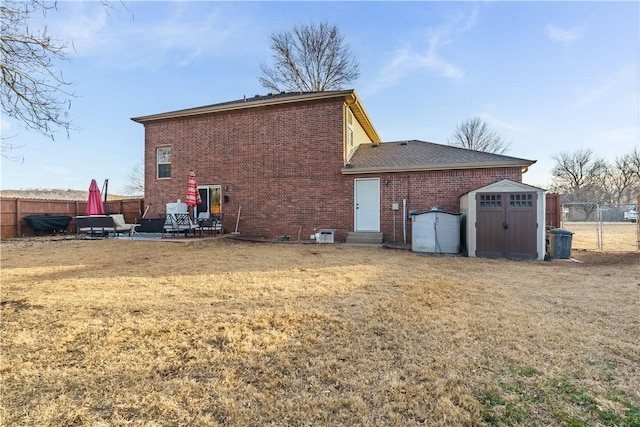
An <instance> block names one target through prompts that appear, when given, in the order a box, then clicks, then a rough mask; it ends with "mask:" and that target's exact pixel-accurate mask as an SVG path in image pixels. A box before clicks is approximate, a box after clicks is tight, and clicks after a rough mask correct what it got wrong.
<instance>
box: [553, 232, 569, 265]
mask: <svg viewBox="0 0 640 427" xmlns="http://www.w3.org/2000/svg"><path fill="white" fill-rule="evenodd" d="M572 238H573V233H572V232H571V231H569V230H563V229H562V228H554V229H553V230H550V231H549V247H550V249H551V256H552V257H553V258H558V259H569V258H571V240H572Z"/></svg>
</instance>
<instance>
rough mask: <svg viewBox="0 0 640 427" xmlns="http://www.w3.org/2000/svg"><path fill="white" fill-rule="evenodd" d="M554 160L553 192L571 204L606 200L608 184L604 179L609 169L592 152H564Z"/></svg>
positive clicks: (552, 172) (584, 150) (583, 150)
mask: <svg viewBox="0 0 640 427" xmlns="http://www.w3.org/2000/svg"><path fill="white" fill-rule="evenodd" d="M553 159H554V160H555V161H556V164H555V166H554V167H553V169H552V171H551V175H552V186H551V187H552V188H551V190H552V191H554V192H559V193H563V194H564V195H565V197H566V199H567V201H569V202H577V201H601V200H603V199H606V194H604V193H605V192H606V190H607V183H606V182H604V181H603V178H604V177H606V176H607V175H608V170H609V167H608V165H607V163H606V162H605V161H604V160H603V159H601V158H599V157H597V156H595V155H594V154H593V151H592V150H590V149H580V150H577V151H575V152H573V153H569V152H564V151H563V152H561V153H560V154H559V155H556V156H553Z"/></svg>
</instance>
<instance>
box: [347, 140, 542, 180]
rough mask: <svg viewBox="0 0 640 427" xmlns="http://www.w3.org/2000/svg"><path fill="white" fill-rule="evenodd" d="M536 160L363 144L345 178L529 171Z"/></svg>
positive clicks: (417, 144) (415, 145)
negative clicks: (431, 172) (503, 169)
mask: <svg viewBox="0 0 640 427" xmlns="http://www.w3.org/2000/svg"><path fill="white" fill-rule="evenodd" d="M535 162H536V161H535V160H527V159H520V158H517V157H510V156H504V155H501V154H494V153H486V152H483V151H475V150H468V149H465V148H458V147H452V146H450V145H442V144H436V143H433V142H426V141H418V140H412V141H394V142H383V143H381V144H361V145H360V146H359V147H358V149H357V150H356V152H355V153H354V154H353V156H352V157H351V160H350V161H349V163H348V164H347V165H346V166H345V167H344V168H343V169H342V173H343V174H360V173H380V172H409V171H429V170H447V169H487V168H497V167H521V168H524V169H526V168H528V167H529V166H531V165H532V164H534V163H535Z"/></svg>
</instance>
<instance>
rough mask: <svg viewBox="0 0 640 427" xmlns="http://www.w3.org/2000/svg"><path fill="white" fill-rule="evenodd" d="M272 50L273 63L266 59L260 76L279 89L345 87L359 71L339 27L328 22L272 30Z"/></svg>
mask: <svg viewBox="0 0 640 427" xmlns="http://www.w3.org/2000/svg"><path fill="white" fill-rule="evenodd" d="M271 51H272V57H273V65H272V66H267V65H266V64H264V63H263V64H262V66H261V68H262V77H260V78H259V79H258V80H259V81H260V84H262V86H263V87H265V88H267V89H272V90H274V91H276V92H282V91H285V90H286V91H300V92H315V91H325V90H335V89H342V88H343V86H344V85H345V84H348V83H351V82H353V81H355V80H356V79H357V78H358V76H359V75H360V72H359V71H358V63H357V62H356V59H355V57H354V56H353V54H352V53H351V50H350V49H349V47H348V46H347V45H346V44H345V42H344V37H343V36H342V34H341V33H340V30H339V29H338V27H336V26H335V25H329V24H328V23H326V22H323V23H321V24H319V25H315V24H313V23H311V24H309V25H301V26H295V27H294V28H293V31H284V32H281V33H274V34H272V35H271Z"/></svg>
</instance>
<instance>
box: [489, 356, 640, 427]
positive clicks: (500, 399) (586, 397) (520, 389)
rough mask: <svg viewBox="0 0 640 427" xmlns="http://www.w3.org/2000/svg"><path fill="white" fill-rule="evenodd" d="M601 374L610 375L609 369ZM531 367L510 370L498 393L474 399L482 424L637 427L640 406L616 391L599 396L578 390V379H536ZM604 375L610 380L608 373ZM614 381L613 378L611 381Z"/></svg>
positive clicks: (591, 390)
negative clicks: (479, 408) (477, 405)
mask: <svg viewBox="0 0 640 427" xmlns="http://www.w3.org/2000/svg"><path fill="white" fill-rule="evenodd" d="M602 371H609V368H608V367H606V366H605V367H604V368H602ZM539 375H540V373H539V372H538V371H537V370H536V369H534V368H530V367H523V368H519V367H513V366H510V367H509V368H508V369H507V370H506V373H505V376H506V378H504V379H503V380H502V381H501V382H500V389H499V390H492V391H491V392H487V391H484V392H481V393H479V394H478V395H477V398H478V401H479V402H480V403H481V404H482V414H483V421H485V422H486V423H487V424H489V425H507V426H515V425H521V424H522V423H523V422H524V421H527V423H526V424H528V425H560V424H564V425H567V426H572V427H588V426H592V425H604V426H625V427H632V426H635V427H637V426H640V417H639V414H640V405H639V404H638V402H637V401H635V402H634V401H633V398H632V397H631V396H629V395H627V396H622V395H621V394H619V393H616V392H615V391H609V392H608V393H607V394H606V395H601V394H599V393H598V392H597V391H596V390H595V388H592V389H589V388H587V387H585V386H581V385H580V384H579V383H580V380H579V378H575V377H574V378H573V379H569V378H566V377H561V378H551V379H545V378H542V377H541V378H537V379H533V380H532V378H534V377H537V376H539ZM603 375H606V376H610V375H611V374H610V372H607V373H604V374H603ZM612 379H613V378H612Z"/></svg>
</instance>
